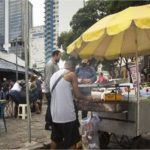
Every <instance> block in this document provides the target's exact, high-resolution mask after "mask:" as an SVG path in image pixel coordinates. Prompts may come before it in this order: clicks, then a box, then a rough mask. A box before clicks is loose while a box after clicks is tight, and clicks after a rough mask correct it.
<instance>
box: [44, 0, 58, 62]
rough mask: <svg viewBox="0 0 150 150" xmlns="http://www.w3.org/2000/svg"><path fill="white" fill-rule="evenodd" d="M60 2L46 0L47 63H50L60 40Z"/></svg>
mask: <svg viewBox="0 0 150 150" xmlns="http://www.w3.org/2000/svg"><path fill="white" fill-rule="evenodd" d="M58 6H59V0H45V62H48V61H49V59H50V57H51V53H52V51H53V50H56V49H57V48H58V47H57V39H58V24H59V16H58V10H59V8H58Z"/></svg>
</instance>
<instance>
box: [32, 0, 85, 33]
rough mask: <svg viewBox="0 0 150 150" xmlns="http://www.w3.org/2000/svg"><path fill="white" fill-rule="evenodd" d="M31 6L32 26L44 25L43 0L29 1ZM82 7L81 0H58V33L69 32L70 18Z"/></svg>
mask: <svg viewBox="0 0 150 150" xmlns="http://www.w3.org/2000/svg"><path fill="white" fill-rule="evenodd" d="M30 2H31V3H32V4H33V26H39V25H44V2H45V0H30ZM82 7H83V0H59V33H61V32H63V31H69V30H70V25H69V24H70V21H71V19H72V16H73V15H74V14H75V13H76V12H77V11H78V10H79V9H80V8H82Z"/></svg>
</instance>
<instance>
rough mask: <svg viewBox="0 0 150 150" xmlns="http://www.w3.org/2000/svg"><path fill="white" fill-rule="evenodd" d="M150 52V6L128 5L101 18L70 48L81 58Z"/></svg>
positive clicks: (69, 50) (101, 57) (70, 50)
mask: <svg viewBox="0 0 150 150" xmlns="http://www.w3.org/2000/svg"><path fill="white" fill-rule="evenodd" d="M136 52H138V55H146V54H149V53H150V5H143V6H137V7H129V8H127V9H125V10H123V11H121V12H119V13H116V14H113V15H109V16H106V17H104V18H103V19H101V20H99V21H98V22H97V23H95V24H94V25H93V26H91V27H90V28H89V29H88V30H87V31H85V32H84V33H83V34H82V35H81V36H80V37H79V38H78V39H76V40H75V41H74V42H73V43H71V44H70V45H69V46H68V47H67V53H68V54H72V55H75V54H78V55H79V56H80V57H81V58H84V57H91V56H93V57H95V58H97V59H103V58H106V59H115V58H117V57H119V56H123V57H126V56H133V55H135V53H136Z"/></svg>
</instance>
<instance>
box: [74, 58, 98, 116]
mask: <svg viewBox="0 0 150 150" xmlns="http://www.w3.org/2000/svg"><path fill="white" fill-rule="evenodd" d="M75 72H76V75H77V77H78V83H79V84H92V83H94V82H95V81H96V79H97V76H96V71H95V68H94V67H92V66H91V65H90V60H88V59H83V60H82V62H81V66H80V67H78V68H77V69H76V71H75ZM80 91H81V93H82V94H83V95H85V96H90V95H91V88H90V87H80ZM85 117H87V111H82V118H85Z"/></svg>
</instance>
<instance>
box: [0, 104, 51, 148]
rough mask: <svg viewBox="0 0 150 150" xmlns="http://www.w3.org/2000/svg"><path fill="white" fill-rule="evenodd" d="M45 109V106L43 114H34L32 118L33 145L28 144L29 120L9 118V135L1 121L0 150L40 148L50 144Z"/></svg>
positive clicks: (7, 120) (7, 121)
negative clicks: (45, 128) (46, 128)
mask: <svg viewBox="0 0 150 150" xmlns="http://www.w3.org/2000/svg"><path fill="white" fill-rule="evenodd" d="M45 109H46V105H45V104H44V106H43V111H42V114H34V113H32V118H31V139H32V143H31V144H28V143H27V141H28V131H27V119H26V120H22V119H16V118H7V119H6V123H7V130H8V131H7V133H6V132H5V129H4V125H3V122H2V120H0V149H4V148H5V149H22V148H26V147H27V146H28V147H31V146H39V145H40V144H41V145H43V143H48V142H49V139H50V133H49V132H48V131H46V130H44V125H45V118H44V115H45Z"/></svg>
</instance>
